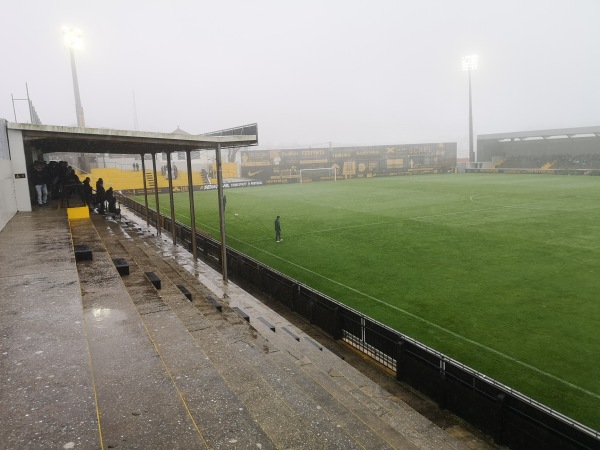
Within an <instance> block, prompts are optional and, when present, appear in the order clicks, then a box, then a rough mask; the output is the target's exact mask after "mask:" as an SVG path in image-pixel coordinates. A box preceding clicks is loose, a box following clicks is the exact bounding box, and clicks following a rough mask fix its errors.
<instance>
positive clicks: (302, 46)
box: [0, 0, 600, 156]
mask: <svg viewBox="0 0 600 450" xmlns="http://www.w3.org/2000/svg"><path fill="white" fill-rule="evenodd" d="M599 17H600V1H599V0H565V1H563V0H560V1H559V0H545V1H542V0H539V1H538V0H502V1H490V0H479V1H475V0H474V1H469V0H439V1H434V0H419V1H415V0H412V1H400V0H371V1H366V0H364V1H358V0H302V1H291V0H289V1H288V0H277V1H276V0H254V1H249V0H229V1H228V0H220V1H200V0H196V1H193V0H189V1H184V0H163V1H155V0H101V1H100V0H87V1H81V0H64V1H60V0H28V1H17V0H1V1H0V45H1V47H0V48H1V50H0V58H1V59H0V60H1V61H2V64H1V66H0V117H1V118H5V119H7V120H9V121H11V122H12V121H14V120H15V119H14V113H13V106H12V102H11V94H13V95H14V96H15V98H25V95H26V92H25V83H26V82H27V83H28V85H29V94H30V97H31V99H32V100H33V104H34V106H35V107H36V109H37V112H38V114H39V116H40V118H41V120H42V122H43V123H44V124H52V125H65V126H71V125H75V124H76V116H75V101H74V95H73V85H72V78H71V67H70V62H69V54H68V51H67V50H66V49H65V47H64V45H63V38H62V30H61V27H62V26H63V25H69V26H74V27H78V28H81V30H82V31H83V39H84V42H85V48H84V49H83V50H81V51H78V52H76V63H77V71H78V76H79V87H80V92H81V100H82V105H83V108H84V111H85V119H86V125H87V126H89V127H98V128H116V129H129V130H132V129H134V107H133V92H135V99H136V104H137V117H138V124H139V129H140V130H143V131H159V132H171V131H173V130H175V129H176V128H177V127H178V126H179V127H181V128H182V129H184V130H186V131H188V132H190V133H192V134H198V133H202V132H208V131H213V130H218V129H222V128H229V127H233V126H237V125H243V124H246V123H252V122H257V123H258V125H259V141H260V146H259V148H269V147H276V146H283V147H289V146H309V145H310V146H325V145H329V142H331V143H332V145H333V146H338V145H368V144H372V145H377V144H399V143H419V142H440V141H451V142H454V141H458V143H459V156H461V155H466V154H467V148H468V76H467V73H466V72H463V71H462V68H461V57H462V56H465V55H470V54H478V55H479V69H478V70H477V71H475V72H473V79H472V83H473V85H472V88H473V116H474V128H475V132H476V133H479V134H486V133H500V132H511V131H524V130H535V129H548V128H563V127H581V126H598V125H600V46H599V45H600V44H599V43H600V26H598V18H599ZM26 106H27V105H26V102H22V101H18V102H16V107H17V120H18V121H20V122H27V121H28V113H27V111H26Z"/></svg>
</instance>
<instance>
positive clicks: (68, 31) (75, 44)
mask: <svg viewBox="0 0 600 450" xmlns="http://www.w3.org/2000/svg"><path fill="white" fill-rule="evenodd" d="M62 30H63V38H64V42H65V47H66V48H68V49H69V50H71V49H72V50H81V49H82V48H83V39H82V38H81V30H80V29H79V28H73V27H62Z"/></svg>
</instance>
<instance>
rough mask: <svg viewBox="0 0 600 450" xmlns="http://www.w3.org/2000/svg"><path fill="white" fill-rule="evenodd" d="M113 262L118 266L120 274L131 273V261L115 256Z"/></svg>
mask: <svg viewBox="0 0 600 450" xmlns="http://www.w3.org/2000/svg"><path fill="white" fill-rule="evenodd" d="M112 261H113V264H114V265H115V267H116V268H117V272H119V275H121V276H123V275H129V263H128V262H127V260H126V259H125V258H113V260H112Z"/></svg>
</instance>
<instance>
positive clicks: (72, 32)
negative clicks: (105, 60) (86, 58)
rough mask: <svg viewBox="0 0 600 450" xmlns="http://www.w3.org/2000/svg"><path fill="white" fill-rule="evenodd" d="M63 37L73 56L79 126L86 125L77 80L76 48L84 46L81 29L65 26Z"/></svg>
mask: <svg viewBox="0 0 600 450" xmlns="http://www.w3.org/2000/svg"><path fill="white" fill-rule="evenodd" d="M63 37H64V42H65V47H67V49H68V50H69V56H70V57H71V73H72V74H73V91H74V92H75V112H76V114H77V126H78V127H85V117H84V115H83V107H82V106H81V97H80V96H79V82H78V81H77V67H76V66H75V50H80V49H82V48H83V40H82V39H81V30H80V29H78V28H73V27H63Z"/></svg>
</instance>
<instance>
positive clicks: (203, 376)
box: [96, 217, 275, 449]
mask: <svg viewBox="0 0 600 450" xmlns="http://www.w3.org/2000/svg"><path fill="white" fill-rule="evenodd" d="M96 223H97V227H98V230H99V232H100V234H101V236H102V238H103V242H104V244H105V245H106V246H107V247H108V248H109V250H110V251H111V256H117V255H118V256H119V257H126V258H127V259H128V260H129V261H130V273H129V275H128V276H127V277H124V278H123V283H124V285H125V286H124V287H125V288H126V289H127V291H128V293H129V295H130V296H131V299H132V300H133V303H134V304H135V306H136V308H137V310H138V312H139V317H140V321H141V323H142V326H143V328H144V330H145V331H146V333H147V334H148V337H149V340H150V341H151V343H152V345H153V346H154V348H155V351H156V353H157V355H159V356H160V359H161V361H162V363H163V365H164V369H165V371H166V372H167V373H168V375H169V378H170V379H171V380H172V381H173V383H174V385H175V386H176V389H177V393H178V396H179V397H180V400H181V401H183V402H184V404H185V408H186V410H187V411H188V413H189V415H190V417H191V418H192V419H193V422H194V424H195V426H196V427H197V429H198V431H199V433H200V434H201V436H202V438H203V440H204V442H205V443H206V446H207V447H208V448H236V449H237V448H249V449H250V448H263V449H269V448H275V445H274V444H273V442H272V441H271V439H270V437H269V436H267V435H266V433H265V432H264V431H263V430H262V428H261V427H260V426H259V424H258V423H257V422H256V421H255V420H254V418H253V417H252V416H251V415H250V414H249V412H248V410H247V408H245V407H244V405H243V404H242V402H240V401H239V399H238V397H237V396H236V394H235V393H234V392H233V391H232V389H231V388H230V387H229V386H228V384H227V383H226V382H225V381H224V380H223V378H222V376H221V374H220V373H219V371H218V370H217V369H216V368H215V367H214V365H213V364H212V363H211V361H210V360H209V358H208V357H207V355H206V354H205V353H204V351H203V350H202V349H201V348H200V347H199V346H198V345H197V344H196V341H195V340H194V338H193V336H192V335H191V334H190V333H189V332H188V330H187V329H186V328H185V327H184V326H183V324H182V323H181V321H179V319H178V318H177V316H176V315H175V314H174V312H173V310H172V309H171V307H170V306H169V304H168V302H167V301H165V298H164V297H165V296H167V297H169V296H173V295H176V296H177V300H179V301H181V302H182V303H183V302H184V300H185V297H184V296H183V294H181V292H175V291H174V289H173V288H172V286H170V285H168V283H164V286H163V288H162V289H161V291H160V294H159V292H158V291H157V290H156V289H155V288H154V286H153V285H152V284H151V283H150V281H149V280H148V279H147V277H146V275H145V273H144V272H145V271H146V268H140V267H139V265H138V264H137V263H136V261H135V257H134V256H133V255H131V254H129V253H128V252H127V251H126V250H125V249H124V248H123V247H122V246H121V247H119V243H118V241H115V236H114V235H112V234H111V233H110V232H107V230H106V229H104V228H105V227H104V225H105V224H106V223H108V221H104V220H103V218H101V217H98V218H96ZM152 269H153V271H156V273H159V271H158V270H157V269H155V268H152ZM182 298H183V300H182ZM185 301H186V302H187V300H185ZM188 303H189V302H188ZM189 319H190V323H193V324H194V326H195V327H197V328H199V329H202V328H203V327H204V325H203V323H202V318H201V317H200V316H199V315H195V317H190V318H189ZM158 387H159V388H160V386H158ZM148 395H149V397H152V396H153V392H149V393H148ZM165 448H168V447H165ZM191 448H196V447H191Z"/></svg>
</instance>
